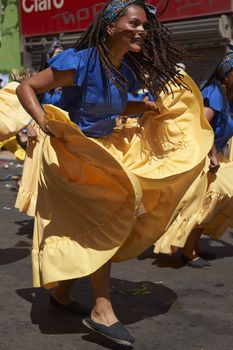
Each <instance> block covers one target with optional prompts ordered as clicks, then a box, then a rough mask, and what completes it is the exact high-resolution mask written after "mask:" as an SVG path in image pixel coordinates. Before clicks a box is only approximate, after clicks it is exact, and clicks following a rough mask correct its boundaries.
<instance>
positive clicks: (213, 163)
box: [209, 145, 220, 174]
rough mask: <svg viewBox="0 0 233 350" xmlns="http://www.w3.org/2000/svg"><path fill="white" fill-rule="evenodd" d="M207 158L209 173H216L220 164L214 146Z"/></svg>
mask: <svg viewBox="0 0 233 350" xmlns="http://www.w3.org/2000/svg"><path fill="white" fill-rule="evenodd" d="M209 158H210V165H209V171H210V172H211V173H214V174H215V173H216V172H217V171H218V169H219V167H220V163H219V160H218V157H217V150H216V147H215V145H214V146H213V147H212V149H211V150H210V153H209Z"/></svg>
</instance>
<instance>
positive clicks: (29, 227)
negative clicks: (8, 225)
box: [15, 219, 34, 239]
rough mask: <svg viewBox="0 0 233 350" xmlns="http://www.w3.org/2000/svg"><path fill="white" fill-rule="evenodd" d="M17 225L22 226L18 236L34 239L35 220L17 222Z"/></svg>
mask: <svg viewBox="0 0 233 350" xmlns="http://www.w3.org/2000/svg"><path fill="white" fill-rule="evenodd" d="M15 224H16V225H18V226H20V227H19V229H18V232H17V233H16V235H19V236H27V238H29V239H32V235H33V226H34V219H30V220H21V221H15Z"/></svg>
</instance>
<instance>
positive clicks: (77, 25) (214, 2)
mask: <svg viewBox="0 0 233 350" xmlns="http://www.w3.org/2000/svg"><path fill="white" fill-rule="evenodd" d="M146 2H147V3H150V4H151V5H153V6H155V7H156V8H157V11H158V12H160V11H162V9H163V8H164V6H165V5H166V3H167V0H148V1H146ZM106 3H107V1H101V0H20V23H21V34H22V35H24V36H37V35H45V34H52V33H65V32H77V31H83V30H85V29H86V28H87V27H88V25H89V24H90V23H91V22H92V21H93V19H94V18H95V16H96V15H97V13H98V12H99V11H100V10H101V9H102V8H103V6H104V5H105V4H106ZM229 12H233V4H232V1H231V0H171V1H170V3H169V6H168V8H167V10H166V12H165V13H164V15H163V16H162V17H161V19H162V20H166V21H173V20H178V19H185V18H190V17H198V16H199V17H200V16H207V15H214V14H219V13H229Z"/></svg>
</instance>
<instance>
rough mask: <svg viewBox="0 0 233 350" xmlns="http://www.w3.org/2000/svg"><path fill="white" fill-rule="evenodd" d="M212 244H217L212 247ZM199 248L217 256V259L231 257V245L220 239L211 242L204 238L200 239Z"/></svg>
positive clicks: (232, 248) (232, 250)
mask: <svg viewBox="0 0 233 350" xmlns="http://www.w3.org/2000/svg"><path fill="white" fill-rule="evenodd" d="M232 238H233V236H232ZM213 243H214V244H217V246H213ZM200 246H201V249H203V250H206V251H208V252H210V253H214V254H217V255H218V258H219V259H222V258H227V257H231V256H233V245H232V244H230V243H228V242H226V241H223V240H221V239H219V240H213V239H211V238H208V237H205V238H202V239H201V244H200Z"/></svg>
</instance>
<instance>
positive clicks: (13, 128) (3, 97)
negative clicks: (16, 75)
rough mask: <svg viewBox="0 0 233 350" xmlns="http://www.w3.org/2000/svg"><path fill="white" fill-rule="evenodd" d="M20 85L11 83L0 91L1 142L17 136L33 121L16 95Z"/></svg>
mask: <svg viewBox="0 0 233 350" xmlns="http://www.w3.org/2000/svg"><path fill="white" fill-rule="evenodd" d="M18 85H19V83H17V82H11V83H9V84H7V85H6V86H5V87H4V88H3V89H0V106H1V108H0V141H5V140H8V139H10V138H11V137H12V136H15V134H17V133H18V132H19V131H20V130H22V129H23V128H24V127H25V126H27V125H28V124H29V123H30V120H31V117H30V116H29V115H28V114H27V113H26V111H25V110H24V109H23V107H22V106H21V104H20V103H19V100H18V98H17V96H16V94H15V90H16V88H17V86H18Z"/></svg>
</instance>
